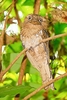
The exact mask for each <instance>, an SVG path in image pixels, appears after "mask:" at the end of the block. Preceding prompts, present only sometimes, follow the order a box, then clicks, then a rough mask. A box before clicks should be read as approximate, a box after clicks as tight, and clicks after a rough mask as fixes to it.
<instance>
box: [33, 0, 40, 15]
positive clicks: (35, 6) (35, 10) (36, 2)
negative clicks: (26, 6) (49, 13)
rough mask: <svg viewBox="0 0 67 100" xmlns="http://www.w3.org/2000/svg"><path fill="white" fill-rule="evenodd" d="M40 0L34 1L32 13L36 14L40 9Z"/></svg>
mask: <svg viewBox="0 0 67 100" xmlns="http://www.w3.org/2000/svg"><path fill="white" fill-rule="evenodd" d="M40 1H41V0H35V3H34V12H33V13H34V14H38V13H39V10H40Z"/></svg>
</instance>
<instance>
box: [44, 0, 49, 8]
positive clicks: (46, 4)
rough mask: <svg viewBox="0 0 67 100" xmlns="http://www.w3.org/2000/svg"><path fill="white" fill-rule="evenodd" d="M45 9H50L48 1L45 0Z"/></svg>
mask: <svg viewBox="0 0 67 100" xmlns="http://www.w3.org/2000/svg"><path fill="white" fill-rule="evenodd" d="M44 7H45V8H46V9H47V8H48V3H47V0H44Z"/></svg>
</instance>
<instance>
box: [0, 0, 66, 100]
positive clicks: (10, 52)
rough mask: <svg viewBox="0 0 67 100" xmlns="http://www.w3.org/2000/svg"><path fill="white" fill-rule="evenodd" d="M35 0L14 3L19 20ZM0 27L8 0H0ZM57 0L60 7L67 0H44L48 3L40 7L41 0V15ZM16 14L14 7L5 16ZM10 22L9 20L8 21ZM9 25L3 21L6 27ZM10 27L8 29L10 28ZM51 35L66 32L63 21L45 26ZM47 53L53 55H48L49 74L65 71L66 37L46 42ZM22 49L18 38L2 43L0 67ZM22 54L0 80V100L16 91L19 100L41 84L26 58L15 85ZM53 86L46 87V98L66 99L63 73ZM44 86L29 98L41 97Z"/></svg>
mask: <svg viewBox="0 0 67 100" xmlns="http://www.w3.org/2000/svg"><path fill="white" fill-rule="evenodd" d="M34 1H35V0H17V3H16V7H17V10H18V13H19V17H20V19H21V21H22V22H23V21H24V17H25V16H26V15H28V14H30V13H33V10H34ZM0 2H1V3H0V9H1V10H0V12H1V14H0V15H1V16H0V31H2V26H1V25H2V23H3V21H4V19H5V16H6V15H7V13H8V12H9V11H8V7H9V6H10V5H11V3H12V0H1V1H0ZM60 2H63V4H64V5H63V9H65V8H67V7H66V5H65V3H67V0H47V3H48V5H49V7H48V9H46V8H44V0H41V5H40V12H39V14H40V15H41V16H45V15H46V12H49V11H51V10H52V9H53V8H51V5H54V6H55V7H59V6H60V5H61V3H60ZM13 17H16V13H15V10H14V8H13V9H12V11H11V13H10V14H9V18H13ZM11 24H12V23H11ZM9 26H10V24H9V23H7V28H8V27H9ZM11 30H12V29H11ZM11 30H9V31H10V35H15V34H18V35H19V33H18V32H17V33H15V34H13V33H14V32H13V31H11ZM18 30H19V28H18ZM49 30H50V31H51V34H50V35H51V36H52V35H57V34H64V33H66V32H67V24H66V23H60V22H57V23H54V24H53V26H51V27H50V28H49ZM50 46H51V48H50V51H51V53H50V56H52V57H53V55H54V56H55V59H51V62H50V67H51V68H52V74H53V76H54V77H57V76H58V75H61V74H63V73H65V72H67V37H64V38H58V39H55V40H52V41H51V42H50ZM22 50H23V46H22V43H21V41H18V42H14V43H10V44H8V45H6V46H5V48H4V51H3V55H2V66H3V70H4V69H5V68H6V67H8V65H9V64H10V63H11V62H12V61H13V60H14V58H15V57H16V56H17V55H18V54H19V53H20V52H21V51H22ZM23 56H24V55H22V56H21V57H20V58H19V59H18V60H17V61H16V62H15V64H14V65H13V66H12V68H11V69H10V70H9V71H8V72H7V73H6V74H5V75H4V76H3V81H2V82H0V100H9V99H10V100H14V96H15V95H16V94H18V93H19V94H20V100H21V99H22V98H23V97H25V96H26V95H28V94H29V93H31V92H32V91H34V90H35V89H37V88H38V87H40V86H41V85H42V80H41V77H40V74H39V72H38V71H37V70H36V69H35V68H34V67H33V66H32V65H31V64H30V62H29V61H27V66H26V70H25V74H24V77H23V82H22V85H19V86H16V84H17V81H18V76H19V70H20V66H21V62H22V59H23ZM54 86H55V89H56V90H49V93H48V98H49V100H67V92H66V91H67V77H65V78H63V79H60V80H58V81H56V82H55V83H54ZM43 93H44V90H41V91H40V92H39V93H37V94H36V95H35V96H33V97H31V98H30V99H29V100H43V98H44V97H43Z"/></svg>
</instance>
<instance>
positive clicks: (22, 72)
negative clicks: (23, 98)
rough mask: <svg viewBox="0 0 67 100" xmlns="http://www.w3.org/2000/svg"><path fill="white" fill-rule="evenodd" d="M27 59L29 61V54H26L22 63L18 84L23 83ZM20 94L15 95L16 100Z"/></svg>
mask: <svg viewBox="0 0 67 100" xmlns="http://www.w3.org/2000/svg"><path fill="white" fill-rule="evenodd" d="M26 61H27V56H26V55H25V56H24V58H23V60H22V63H21V68H20V73H19V78H18V85H20V84H22V80H23V76H24V72H25V68H26ZM19 96H20V94H17V95H16V96H15V100H19Z"/></svg>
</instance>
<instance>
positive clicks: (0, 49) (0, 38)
mask: <svg viewBox="0 0 67 100" xmlns="http://www.w3.org/2000/svg"><path fill="white" fill-rule="evenodd" d="M12 7H13V3H12V4H11V6H10V9H9V13H8V15H7V16H6V19H5V22H4V29H3V31H2V33H1V36H0V64H1V56H2V46H3V45H4V44H5V42H6V41H5V30H6V23H7V20H8V17H9V14H10V12H11V10H12ZM0 74H1V72H0Z"/></svg>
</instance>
